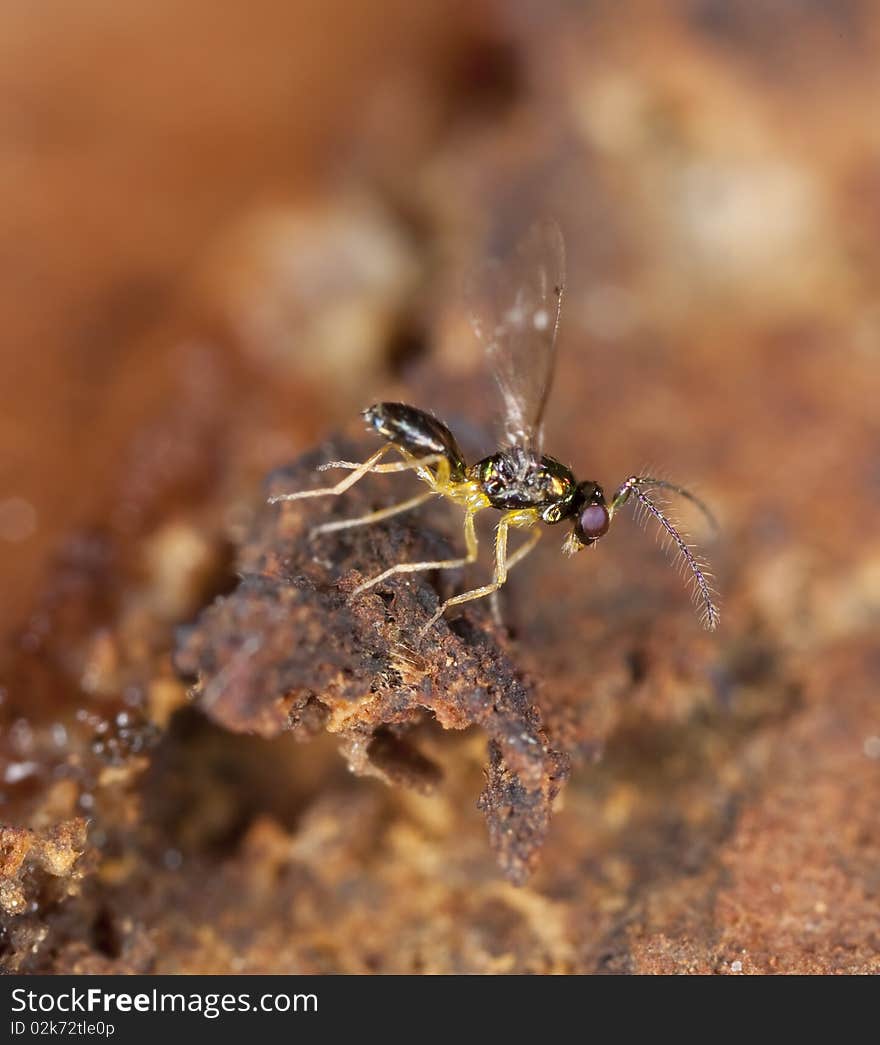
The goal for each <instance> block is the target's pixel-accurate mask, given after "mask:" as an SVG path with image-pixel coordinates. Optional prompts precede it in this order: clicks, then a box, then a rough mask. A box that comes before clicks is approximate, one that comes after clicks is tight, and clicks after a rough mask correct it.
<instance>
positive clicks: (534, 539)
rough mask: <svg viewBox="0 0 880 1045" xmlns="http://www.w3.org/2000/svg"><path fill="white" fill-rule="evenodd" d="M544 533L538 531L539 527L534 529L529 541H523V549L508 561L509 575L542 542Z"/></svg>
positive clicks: (518, 550) (518, 549) (517, 551)
mask: <svg viewBox="0 0 880 1045" xmlns="http://www.w3.org/2000/svg"><path fill="white" fill-rule="evenodd" d="M543 532H544V531H543V530H540V529H538V527H537V526H535V527H534V528H533V530H532V532H531V533H530V534H529V536H528V538H527V540H525V541H523V544H522V547H520V548H517V549H516V551H515V552H514V553H513V555H511V556H510V558H509V559H508V560H507V572H508V573H510V571H511V570H512V569H513V567H514V566H516V564H517V563H518V562H522V561H523V559H524V558H525V557H526V556H527V555H528V554H529V552H530V551H531V550H532V549H533V548H534V547H535V545H536V544H537V543H538V541H540V539H541V534H542V533H543Z"/></svg>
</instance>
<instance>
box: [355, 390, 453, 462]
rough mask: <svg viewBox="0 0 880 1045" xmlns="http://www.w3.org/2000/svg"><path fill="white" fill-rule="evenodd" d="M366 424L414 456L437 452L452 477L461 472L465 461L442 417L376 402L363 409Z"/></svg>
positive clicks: (401, 405) (411, 408)
mask: <svg viewBox="0 0 880 1045" xmlns="http://www.w3.org/2000/svg"><path fill="white" fill-rule="evenodd" d="M364 419H365V420H366V422H367V424H368V425H370V426H371V427H372V428H375V430H376V431H377V432H378V433H379V435H382V436H384V437H385V438H386V439H387V440H388V441H389V442H391V443H394V445H395V446H399V447H400V448H401V449H402V450H406V451H407V453H410V454H412V455H413V457H430V456H432V455H435V454H439V455H440V456H442V457H445V458H446V460H447V461H448V462H449V468H450V472H451V476H452V478H455V479H458V478H462V477H463V476H464V471H465V463H464V457H463V456H462V453H461V450H460V449H459V448H458V443H456V441H455V436H454V435H453V434H452V432H450V431H449V429H448V428H447V427H446V425H444V424H443V422H442V421H438V420H437V418H436V417H432V416H431V415H430V414H426V413H425V412H424V410H417V409H416V408H415V407H414V406H407V405H406V403H375V404H374V405H373V406H371V407H369V408H368V409H366V410H364Z"/></svg>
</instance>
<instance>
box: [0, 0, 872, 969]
mask: <svg viewBox="0 0 880 1045" xmlns="http://www.w3.org/2000/svg"><path fill="white" fill-rule="evenodd" d="M324 6H326V5H324ZM234 7H235V5H225V6H223V7H222V10H221V9H220V7H218V5H216V4H209V3H207V2H206V0H191V2H188V3H187V4H183V5H181V4H179V3H176V4H170V3H165V2H162V0H159V2H158V3H153V4H150V5H144V4H137V3H134V4H127V5H125V17H124V22H125V25H124V26H123V24H122V22H121V21H119V20H117V18H116V15H115V14H114V13H113V12H112V11H111V10H110V7H109V6H108V5H88V4H87V5H85V7H81V6H77V8H76V14H75V17H71V18H70V19H69V20H68V21H67V22H66V23H65V22H63V19H64V18H65V17H66V16H63V15H59V16H58V17H60V18H62V22H59V21H58V19H57V18H55V19H52V20H47V19H46V17H45V14H44V13H43V12H42V11H41V8H40V5H14V10H13V8H10V9H9V12H7V11H6V9H2V10H0V48H2V49H3V57H4V60H3V61H2V62H0V84H2V88H3V89H2V90H0V99H7V100H11V102H10V104H11V106H12V108H11V109H9V112H6V111H5V110H4V112H3V114H0V115H2V118H0V145H2V154H3V156H4V159H7V158H8V160H9V162H4V163H3V164H0V186H2V188H3V194H2V198H3V200H4V202H5V206H6V208H7V210H8V212H9V214H10V215H12V216H13V217H12V218H11V220H9V221H7V222H5V223H4V224H3V229H2V236H0V240H2V243H0V258H2V267H3V278H2V279H0V318H2V322H3V331H4V337H3V339H2V345H3V347H2V349H0V461H2V476H0V556H2V563H0V574H2V578H3V599H2V600H0V627H2V629H3V631H2V648H0V802H2V809H0V813H2V821H3V824H4V825H5V826H4V835H3V848H2V852H0V861H2V865H3V866H2V870H3V879H2V883H0V894H2V898H3V907H2V910H0V925H2V932H0V962H2V965H3V968H4V969H5V970H10V971H15V972H114V971H115V972H139V971H140V972H217V973H220V972H239V971H245V972H256V971H260V972H355V973H377V972H416V973H443V972H466V973H488V972H495V973H498V972H501V973H505V972H510V973H523V972H535V973H549V972H553V973H559V972H561V973H572V972H636V973H644V972H651V973H670V972H677V973H681V972H685V973H688V972H692V973H725V974H740V973H743V974H746V973H763V972H793V973H829V972H850V973H853V972H859V973H867V972H871V973H876V972H880V921H878V919H880V915H878V912H880V903H878V900H880V877H878V868H880V820H878V817H877V805H878V803H877V796H878V787H880V716H878V705H877V693H878V689H880V643H878V632H880V628H878V625H880V541H878V532H880V531H878V527H877V519H878V513H880V472H878V461H880V412H878V408H877V404H878V402H880V312H878V306H877V302H878V299H880V287H878V278H877V274H878V272H880V146H878V138H877V112H876V108H877V107H876V98H877V97H878V94H880V69H878V63H877V62H876V54H877V47H878V40H880V13H878V9H877V5H876V4H872V3H869V2H867V0H863V2H860V0H848V2H847V3H839V4H796V3H786V4H775V5H774V4H760V5H759V4H754V3H750V2H748V0H727V2H724V3H721V2H715V0H681V2H678V0H674V2H670V3H667V4H662V5H659V4H651V5H649V4H643V3H640V2H637V0H621V2H619V3H615V4H570V3H566V2H560V3H558V4H557V3H552V2H551V3H542V4H540V17H536V16H535V15H534V13H532V12H530V11H529V10H528V8H529V5H528V4H510V5H492V6H491V11H490V10H488V6H487V9H486V10H483V9H482V8H481V6H480V5H475V4H473V3H463V2H462V3H461V4H452V5H450V3H448V2H446V0H443V2H439V0H438V2H436V3H434V2H431V0H427V2H425V3H420V4H411V3H403V2H402V0H401V2H394V0H391V2H390V3H389V4H384V5H381V9H380V8H379V6H377V5H375V4H369V3H359V2H351V3H346V4H343V5H338V11H336V12H335V13H334V15H332V16H330V17H325V16H319V14H318V13H317V7H321V5H316V8H315V13H314V16H313V17H309V18H304V17H303V11H302V9H301V7H300V5H298V4H294V5H291V4H289V3H281V2H280V0H256V6H254V5H249V6H248V9H247V15H246V18H245V16H244V15H240V14H237V13H236V12H235V10H234ZM536 7H537V5H536ZM322 11H323V7H322ZM392 25H393V26H394V27H395V31H394V32H389V26H392ZM376 41H379V42H381V47H379V45H378V43H376ZM243 43H244V44H246V46H243ZM155 53H161V54H162V55H163V70H162V72H163V75H162V76H159V77H157V76H156V75H154V74H155V70H154V69H153V68H152V67H151V68H145V65H144V56H145V55H146V56H152V55H153V54H155ZM194 55H196V56H198V60H197V61H195V60H194V58H193V56H194ZM2 104H3V103H2V102H0V106H2ZM6 117H8V118H6ZM548 212H549V213H552V214H553V215H555V216H556V218H557V219H558V220H559V222H560V225H561V226H562V228H563V230H564V232H565V236H566V243H567V251H568V281H567V295H566V301H565V305H564V311H563V315H562V323H561V326H560V342H559V360H558V375H557V382H556V386H555V389H554V392H553V396H552V398H551V401H550V409H549V412H548V418H547V450H548V452H549V453H551V454H553V455H554V456H556V457H558V458H559V459H560V460H562V461H565V462H566V463H568V464H570V465H572V466H573V467H574V468H575V470H576V472H577V474H578V476H579V477H582V478H590V479H594V480H596V481H599V482H601V483H602V484H603V485H604V486H605V488H606V489H611V488H613V487H614V485H615V484H616V483H619V482H620V481H621V480H622V479H623V478H624V477H625V476H627V475H629V474H630V473H631V472H632V471H633V470H635V469H639V468H641V467H643V466H645V465H651V466H652V467H655V468H658V469H661V470H665V471H666V472H667V473H668V475H669V476H670V478H673V479H676V480H679V481H681V482H683V483H685V484H686V485H693V486H695V488H696V489H697V491H698V492H699V493H700V494H701V495H702V496H703V497H704V498H705V499H706V500H707V501H708V502H709V504H710V505H711V506H712V508H713V509H714V511H715V512H716V514H717V515H718V516H719V519H720V522H721V536H720V538H719V540H718V541H716V542H712V540H711V535H709V534H708V533H706V532H704V531H703V530H702V529H700V528H699V525H700V524H699V520H698V519H693V520H692V519H691V518H690V517H689V516H688V517H687V518H685V519H684V522H685V524H691V525H692V528H693V535H694V538H695V540H696V541H697V542H698V543H699V544H700V546H701V547H702V548H703V549H704V550H705V552H706V554H707V556H708V557H709V559H710V561H711V562H712V564H713V567H714V569H715V572H716V574H717V584H718V588H719V590H720V591H721V593H722V617H721V625H720V628H719V630H718V631H717V632H716V633H714V634H712V635H709V634H707V633H705V632H703V631H701V630H700V628H699V624H698V622H697V620H696V618H695V615H694V614H693V611H692V607H691V606H690V604H689V602H688V598H687V594H686V592H685V591H684V589H683V587H682V583H681V579H680V578H679V577H678V576H677V575H676V572H675V570H674V569H670V568H669V565H668V563H667V561H666V559H665V558H664V555H663V553H662V551H661V549H659V548H657V547H656V546H655V542H654V540H653V535H652V534H651V532H650V528H649V532H648V533H644V532H642V531H641V529H640V528H639V526H638V525H635V524H634V523H632V522H631V520H629V519H628V518H626V517H621V518H620V519H615V522H614V526H613V528H612V530H611V532H610V533H609V534H608V535H607V537H605V538H603V540H602V541H601V542H600V543H599V545H598V546H597V547H596V548H595V549H593V550H591V551H589V552H584V553H582V554H581V555H579V556H576V557H575V558H574V559H566V558H564V557H563V556H561V555H560V554H558V543H559V540H560V539H561V535H560V534H559V533H558V531H550V532H549V533H548V535H547V537H546V539H545V540H544V541H543V542H542V544H541V545H540V546H539V547H538V549H537V550H536V551H535V552H534V553H533V554H532V555H531V556H530V557H529V558H528V559H527V560H526V561H525V562H523V563H522V564H521V565H520V566H518V567H517V569H516V570H515V571H513V573H512V575H511V578H510V582H509V584H508V586H507V587H506V588H505V591H504V593H503V598H502V599H501V608H502V612H503V617H504V620H505V622H506V624H507V626H508V628H509V631H508V630H505V631H502V630H500V629H498V628H497V627H496V626H495V625H494V624H493V623H492V619H491V615H490V613H489V607H488V606H484V605H480V604H478V603H474V604H472V605H470V606H467V607H463V608H462V612H461V613H460V614H453V615H451V617H450V619H449V620H448V621H444V622H442V623H441V624H440V625H438V628H437V630H436V634H435V635H434V637H433V640H432V642H430V643H429V644H427V645H425V646H421V645H419V644H418V642H417V641H416V632H417V629H418V626H419V625H420V623H421V622H422V621H423V620H424V619H425V618H426V616H427V615H428V614H429V613H430V612H431V610H432V608H433V607H435V606H436V605H437V600H438V598H439V597H441V595H444V594H446V593H448V592H452V591H454V590H460V587H461V586H463V585H465V584H471V583H476V582H477V581H478V580H479V579H482V578H483V577H485V576H486V574H487V572H488V569H489V566H488V556H485V555H484V556H483V559H482V561H481V562H480V563H478V564H475V565H474V567H473V568H470V569H468V570H464V571H450V572H449V573H448V574H446V575H444V574H439V573H438V574H435V575H426V576H421V575H419V576H413V577H411V578H409V581H408V583H404V582H402V581H400V582H399V581H395V582H394V583H391V584H389V585H387V586H384V587H383V588H382V589H381V590H379V591H377V592H375V593H374V594H370V595H366V596H364V597H363V598H361V599H354V598H352V597H351V592H352V589H353V588H354V587H355V586H356V584H357V581H358V579H359V578H363V577H365V576H367V575H369V574H370V573H372V572H374V571H377V570H378V569H379V568H382V567H384V566H386V565H388V564H389V563H390V562H392V561H398V560H400V559H401V558H409V557H415V556H416V555H421V554H425V553H426V552H430V554H432V555H433V554H436V553H438V552H443V553H445V551H446V549H448V548H451V547H460V544H459V541H460V524H459V522H458V520H457V519H456V518H455V515H454V513H453V512H451V511H450V510H449V509H448V508H445V507H444V506H443V505H441V504H439V503H438V504H430V505H426V506H424V507H423V508H421V509H419V510H418V511H417V512H415V513H413V514H412V516H407V517H401V518H399V519H398V520H396V521H395V522H394V524H393V525H390V524H389V525H387V526H384V525H383V526H378V527H372V528H370V529H368V530H365V531H363V532H361V533H355V532H349V533H347V534H338V535H336V537H334V538H333V539H332V540H330V539H328V540H327V541H326V543H322V542H318V541H315V542H310V541H309V539H308V537H307V534H306V530H307V529H308V527H310V526H311V525H313V524H314V523H315V522H317V521H319V520H320V519H322V518H329V517H330V516H331V515H333V516H337V517H339V518H341V517H343V516H346V515H354V514H357V513H358V512H359V511H362V510H364V509H365V508H367V507H372V506H375V507H380V506H383V505H387V504H391V503H392V502H394V501H396V500H400V499H401V497H403V496H408V495H409V494H410V493H411V492H415V480H413V479H412V477H407V476H391V475H389V476H374V477H370V478H369V479H368V480H365V481H364V482H363V483H362V484H360V485H359V486H358V487H356V488H355V489H353V490H351V491H350V492H349V493H348V494H347V495H346V496H345V497H340V498H338V499H334V500H332V501H317V500H315V501H313V502H311V503H309V502H304V503H303V504H302V505H298V504H287V505H284V506H281V507H278V508H269V507H267V506H266V504H265V496H266V488H265V481H266V476H271V477H272V478H271V480H270V483H271V484H272V488H284V489H287V488H295V487H298V486H301V485H305V484H307V483H312V482H317V481H319V480H318V478H317V477H316V476H315V475H313V474H311V473H310V472H309V469H308V466H309V464H310V463H316V462H317V461H318V460H322V459H326V458H327V457H329V456H331V450H332V447H329V446H323V447H322V445H321V441H322V440H323V439H326V438H327V437H328V433H332V432H344V433H345V434H346V436H349V435H350V437H351V438H352V439H357V440H363V441H361V442H358V443H357V444H356V445H355V446H353V447H352V449H351V452H352V453H354V452H362V451H363V449H364V448H365V447H367V446H369V445H374V444H370V443H368V441H367V440H366V439H365V437H364V435H363V432H362V430H361V428H360V426H359V424H358V411H359V410H361V409H363V407H364V406H366V405H368V404H369V403H370V402H373V401H376V400H377V399H380V398H381V399H405V400H407V401H409V402H412V403H414V404H416V405H418V406H422V407H425V408H427V409H431V410H434V411H435V412H436V413H437V414H438V415H439V416H441V417H443V418H444V419H445V420H446V421H448V423H449V424H450V425H451V427H452V428H453V430H454V431H455V433H456V435H457V437H458V438H459V439H460V442H461V445H462V447H463V449H464V451H465V452H466V454H467V455H468V457H469V459H475V458H476V455H482V454H484V453H487V452H490V451H491V450H492V449H494V446H495V444H494V443H493V439H492V436H491V434H490V432H491V420H492V412H493V404H494V402H495V398H494V390H493V388H492V383H491V380H490V378H489V376H488V374H487V372H486V366H485V362H484V360H483V359H482V357H481V355H480V352H479V351H478V346H477V344H476V342H475V340H474V337H473V335H472V333H471V331H470V328H469V324H468V317H467V313H466V311H465V309H464V308H463V307H462V305H461V276H462V272H463V270H464V269H465V267H466V266H467V264H468V263H469V262H470V261H472V260H474V259H476V258H480V257H482V256H484V255H485V253H486V252H487V250H489V249H491V247H492V246H493V245H494V244H498V243H500V242H501V241H502V240H504V239H509V238H510V236H512V235H515V230H516V228H517V227H521V226H522V225H523V224H526V223H528V222H529V221H530V220H531V219H532V217H533V216H535V215H536V214H539V213H541V214H546V213H548ZM349 425H350V426H351V427H350V428H349V427H348V426H349ZM346 452H348V451H347V450H346ZM303 455H307V456H303ZM290 462H298V464H296V465H295V466H294V468H293V470H292V471H285V469H287V468H289V467H290ZM279 469H281V470H280V471H279ZM487 514H488V513H487ZM481 536H482V547H483V548H484V549H485V548H486V547H487V545H488V543H489V539H490V533H489V531H488V530H485V531H483V533H482V535H481ZM181 673H182V674H181ZM191 688H192V693H190V689H191ZM302 741H306V742H302ZM532 741H534V742H535V743H532ZM349 767H351V768H353V769H354V770H355V772H354V773H351V772H349ZM566 769H567V770H568V776H567V779H565V780H563V777H564V776H565V774H566ZM560 785H561V786H560ZM557 789H558V792H557ZM554 792H556V794H555V797H554ZM551 807H552V816H551V817H550V818H549V822H548V814H549V813H550V811H551ZM487 825H488V837H487ZM527 872H529V874H528V877H527V880H526V873H527ZM511 879H515V881H516V882H522V883H524V884H515V883H514V881H512V880H511Z"/></svg>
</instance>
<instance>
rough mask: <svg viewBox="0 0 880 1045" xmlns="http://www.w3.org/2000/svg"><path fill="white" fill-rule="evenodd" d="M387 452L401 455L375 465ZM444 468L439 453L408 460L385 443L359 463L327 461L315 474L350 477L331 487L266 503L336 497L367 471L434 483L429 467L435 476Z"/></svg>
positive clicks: (302, 492) (302, 491)
mask: <svg viewBox="0 0 880 1045" xmlns="http://www.w3.org/2000/svg"><path fill="white" fill-rule="evenodd" d="M389 450H397V451H398V453H400V454H402V455H403V458H404V459H403V460H402V461H395V462H393V463H391V464H379V463H378V462H379V461H380V460H381V459H382V457H384V456H385V454H387V453H388V451H389ZM444 464H445V465H446V473H447V474H448V471H449V464H448V462H446V459H445V458H444V457H441V456H440V455H439V454H436V455H431V456H430V457H419V458H416V457H412V456H411V455H410V454H407V453H406V452H405V451H403V450H401V449H400V447H398V446H395V445H394V443H386V444H385V445H384V446H380V447H379V449H378V450H377V451H376V452H375V453H374V454H372V455H371V456H370V457H368V458H367V459H366V461H362V462H360V463H358V462H356V461H328V462H327V463H326V464H322V465H320V466H319V467H318V471H319V472H323V471H326V470H327V469H328V468H348V469H349V470H350V471H351V475H347V476H346V477H345V478H344V479H340V480H339V482H338V483H336V485H335V486H322V487H319V488H318V489H317V490H298V491H297V492H296V493H279V494H275V495H274V496H273V497H270V498H269V504H277V503H278V502H279V501H300V500H302V499H303V498H304V497H338V496H339V494H342V493H345V491H346V490H348V489H350V488H351V487H352V486H354V484H355V483H357V482H360V480H361V479H363V477H364V476H365V475H368V474H369V473H370V472H406V471H416V472H418V473H419V478H421V479H424V480H425V481H426V482H430V483H431V484H432V485H433V483H434V475H433V473H432V472H431V471H430V470H429V469H430V468H431V467H432V466H433V465H437V466H438V475H439V474H440V473H442V471H443V465H444Z"/></svg>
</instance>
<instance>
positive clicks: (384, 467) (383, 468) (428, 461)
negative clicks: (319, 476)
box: [318, 443, 446, 474]
mask: <svg viewBox="0 0 880 1045" xmlns="http://www.w3.org/2000/svg"><path fill="white" fill-rule="evenodd" d="M393 445H394V444H393V443H389V444H388V446H389V447H390V446H393ZM395 449H396V450H398V451H399V452H400V453H404V451H402V450H400V447H395ZM445 460H446V458H445V457H443V456H442V455H441V454H430V455H429V456H428V457H411V456H410V455H409V454H404V460H402V461H392V462H391V463H390V464H377V465H374V466H373V467H372V468H371V469H370V471H371V472H375V473H382V474H387V473H388V472H409V471H413V470H418V469H419V468H427V467H432V466H433V465H435V464H439V463H440V462H441V461H445ZM361 467H362V465H361V464H359V463H358V462H357V461H327V463H326V464H321V465H318V471H319V472H326V471H328V469H330V468H348V469H355V470H356V469H358V468H361Z"/></svg>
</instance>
